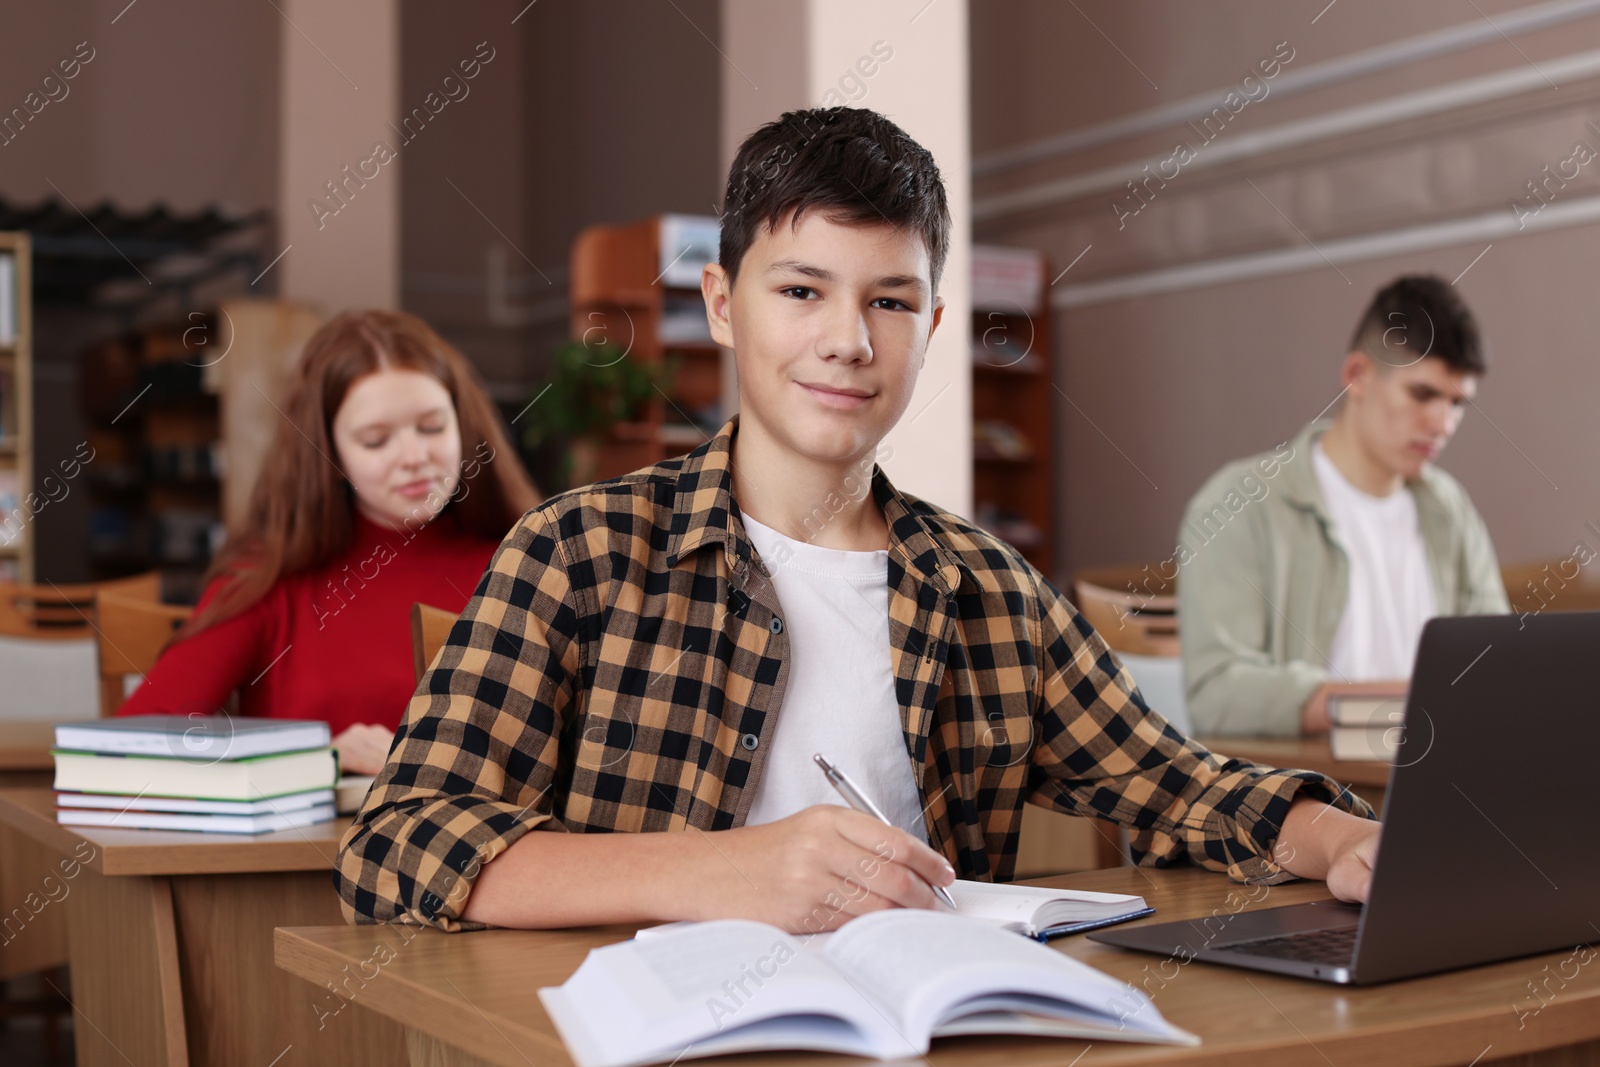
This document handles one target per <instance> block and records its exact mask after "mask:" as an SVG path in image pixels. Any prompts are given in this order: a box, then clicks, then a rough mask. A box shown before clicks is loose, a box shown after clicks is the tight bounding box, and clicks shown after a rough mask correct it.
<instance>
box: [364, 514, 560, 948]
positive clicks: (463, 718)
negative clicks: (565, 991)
mask: <svg viewBox="0 0 1600 1067" xmlns="http://www.w3.org/2000/svg"><path fill="white" fill-rule="evenodd" d="M578 634H579V620H578V612H577V610H576V608H575V596H574V591H573V587H572V583H571V580H570V574H569V570H568V568H567V566H566V565H565V561H564V560H563V558H562V547H561V544H560V540H559V538H558V537H557V536H556V528H555V525H554V523H553V521H552V520H551V518H550V516H548V515H547V514H546V513H545V512H544V511H542V510H541V511H534V512H530V513H529V514H528V515H527V516H525V517H524V518H523V520H522V522H521V523H519V524H518V525H517V526H516V527H515V528H514V529H513V530H512V531H511V533H510V534H508V535H507V537H506V539H505V541H504V542H503V543H502V544H501V546H500V548H499V549H498V550H497V551H496V553H495V556H494V559H493V560H492V561H491V562H490V564H489V568H488V570H486V571H485V572H484V575H483V578H482V579H481V580H480V582H479V584H478V588H477V590H476V591H475V592H474V594H473V597H472V599H471V601H469V602H468V604H467V606H466V608H465V610H464V611H463V612H462V613H461V616H460V618H459V620H458V621H457V622H456V624H455V626H454V627H453V628H452V629H451V631H450V636H449V638H448V640H447V642H446V643H445V645H444V647H443V648H442V649H441V651H440V653H439V656H438V657H437V658H436V660H435V661H434V663H433V665H432V667H431V668H430V669H429V670H428V672H427V673H426V674H425V675H424V676H423V678H422V680H421V682H420V683H419V684H418V687H417V692H416V695H415V696H413V697H412V699H411V703H410V706H409V707H408V709H407V712H406V716H405V720H404V722H402V723H401V726H400V729H399V730H398V731H397V733H396V734H395V741H394V746H393V748H391V750H390V752H389V761H388V763H387V764H386V765H385V767H384V769H383V771H382V773H380V774H379V775H378V777H377V780H376V781H375V782H374V783H373V786H372V789H371V790H370V791H369V792H368V794H367V799H366V802H365V803H364V804H363V805H362V808H361V811H360V813H359V814H358V815H357V816H356V818H355V821H354V822H353V823H352V825H351V827H350V829H349V830H348V831H347V832H346V833H345V835H344V839H343V840H342V841H341V842H340V844H339V854H338V858H337V861H336V864H335V870H334V883H335V885H336V887H337V888H338V890H339V895H340V897H341V899H342V901H343V906H344V912H345V917H346V919H347V920H348V921H351V922H357V923H374V922H405V923H416V924H422V925H428V926H434V927H437V928H439V929H443V930H459V929H472V928H477V927H479V926H481V925H482V924H475V923H466V922H463V921H462V920H461V919H460V916H461V913H462V910H463V909H464V908H465V906H466V901H467V897H468V895H469V894H470V893H471V889H472V884H473V881H474V880H475V878H476V876H477V873H478V871H479V870H480V869H481V868H482V866H483V865H484V864H486V863H489V862H492V861H493V860H494V858H495V857H496V856H498V855H499V854H500V853H501V852H504V851H505V850H506V849H507V848H509V847H510V846H511V844H512V843H513V842H515V841H516V840H517V839H518V838H519V837H521V836H522V835H523V834H524V833H526V832H527V831H529V830H532V829H535V828H539V829H546V830H564V829H565V827H564V826H562V825H561V822H560V820H559V819H558V818H557V817H556V815H555V814H554V793H555V790H556V789H557V783H558V776H559V771H560V760H559V749H560V739H561V736H562V725H563V722H564V720H565V718H566V716H567V715H568V714H569V713H570V711H571V710H572V708H573V704H574V692H575V686H576V683H577V678H578V675H579V673H580V663H581V649H580V645H579V639H578Z"/></svg>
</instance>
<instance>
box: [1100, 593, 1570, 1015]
mask: <svg viewBox="0 0 1600 1067" xmlns="http://www.w3.org/2000/svg"><path fill="white" fill-rule="evenodd" d="M1597 703H1600V612H1552V613H1546V614H1542V615H1536V616H1517V615H1478V616H1461V617H1452V618H1436V619H1432V620H1430V621H1429V622H1428V623H1427V625H1426V626H1425V627H1424V628H1423V631H1422V639H1421V641H1420V643H1419V646H1418V650H1417V662H1416V671H1415V674H1414V677H1413V678H1412V683H1411V689H1410V693H1409V694H1408V697H1407V700H1406V706H1405V720H1404V721H1405V734H1404V744H1403V745H1402V747H1401V749H1400V753H1399V755H1398V756H1397V757H1396V760H1395V765H1394V768H1393V770H1392V771H1391V772H1390V774H1389V789H1388V793H1387V795H1386V799H1385V802H1384V820H1383V822H1384V827H1383V839H1382V842H1381V844H1380V847H1379V849H1378V859H1377V863H1376V864H1375V866H1374V868H1373V872H1372V887H1371V891H1370V892H1369V894H1368V898H1367V904H1366V906H1365V907H1362V906H1359V905H1353V904H1345V903H1342V902H1339V901H1322V902H1318V903H1314V904H1294V905H1289V906H1285V907H1277V908H1263V909H1259V910H1255V911H1242V912H1238V913H1235V914H1231V915H1225V916H1215V917H1208V918H1206V919H1204V920H1192V921H1183V922H1167V923H1156V924H1152V925H1147V926H1134V927H1124V928H1122V929H1118V930H1106V931H1102V932H1099V933H1094V934H1091V935H1089V936H1090V938H1091V940H1094V941H1099V942H1102V943H1104V944H1108V945H1116V946H1119V947H1121V948H1127V949H1135V950H1138V951H1141V952H1153V953H1158V954H1161V955H1164V956H1169V957H1172V956H1176V957H1178V958H1192V959H1200V960H1205V961H1207V962H1210V963H1222V964H1228V965H1231V966H1235V967H1250V968H1254V969H1256V970H1262V971H1272V972H1275V973H1278V974H1289V975H1296V976H1299V977H1302V978H1315V979H1320V980H1322V981H1326V982H1340V983H1347V984H1355V985H1367V984H1371V983H1376V982H1388V981H1393V980H1394V979H1397V978H1410V977H1413V976H1415V975H1421V974H1431V973H1434V972H1438V971H1447V970H1452V969H1455V968H1458V967H1470V966H1474V965H1476V964H1482V963H1490V962H1493V961H1496V960H1503V959H1510V958H1512V957H1516V956H1527V955H1532V954H1534V953H1539V952H1552V951H1555V950H1557V949H1561V948H1571V947H1573V946H1575V945H1578V944H1592V943H1593V942H1594V941H1596V940H1597V939H1600V925H1597V924H1600V896H1597V894H1596V888H1595V887H1596V885H1597V884H1600V849H1597V848H1595V847H1594V840H1595V837H1594V835H1595V826H1596V825H1597V824H1600V789H1597V788H1596V786H1595V781H1596V764H1597V759H1600V714H1597V712H1596V705H1597Z"/></svg>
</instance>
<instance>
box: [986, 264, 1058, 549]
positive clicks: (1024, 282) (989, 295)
mask: <svg viewBox="0 0 1600 1067" xmlns="http://www.w3.org/2000/svg"><path fill="white" fill-rule="evenodd" d="M1046 277H1047V269H1046V263H1045V259H1044V256H1043V255H1041V254H1040V253H1038V252H1035V251H1033V250H1032V249H1017V248H999V247H995V246H991V245H974V246H973V248H972V436H973V440H972V465H973V472H972V499H973V506H974V507H973V511H974V519H975V521H976V522H977V523H978V525H979V526H982V527H983V528H984V529H986V530H988V531H989V532H990V533H993V534H994V535H995V536H997V537H999V538H1001V539H1002V540H1004V541H1008V542H1010V543H1011V544H1012V545H1014V546H1015V547H1016V548H1017V549H1019V550H1020V551H1021V552H1022V554H1023V555H1024V556H1025V557H1026V558H1027V560H1028V562H1029V563H1032V564H1033V565H1034V566H1035V567H1037V568H1038V569H1039V571H1040V572H1041V573H1042V574H1044V576H1045V577H1046V578H1050V579H1051V580H1054V579H1055V577H1056V576H1055V574H1054V573H1053V572H1052V567H1053V566H1054V564H1055V551H1054V548H1055V521H1054V519H1053V510H1054V509H1053V502H1054V500H1055V481H1054V466H1055V465H1054V462H1053V456H1052V450H1053V449H1054V446H1055V440H1054V435H1053V431H1052V426H1051V422H1052V412H1053V411H1054V407H1055V405H1054V397H1055V390H1054V389H1053V388H1052V387H1051V378H1050V374H1051V339H1050V309H1049V306H1048V304H1047V302H1046V299H1045V289H1046V286H1045V278H1046Z"/></svg>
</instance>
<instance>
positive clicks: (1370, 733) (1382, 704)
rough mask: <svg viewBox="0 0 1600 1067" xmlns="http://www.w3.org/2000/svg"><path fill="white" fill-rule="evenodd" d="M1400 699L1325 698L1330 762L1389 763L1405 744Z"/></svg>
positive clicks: (1402, 711)
mask: <svg viewBox="0 0 1600 1067" xmlns="http://www.w3.org/2000/svg"><path fill="white" fill-rule="evenodd" d="M1405 711H1406V701H1405V698H1404V697H1400V698H1395V697H1337V696H1334V697H1329V698H1328V722H1329V728H1328V750H1329V751H1330V752H1331V753H1332V755H1333V758H1334V759H1345V760H1380V761H1382V762H1384V763H1393V762H1394V761H1395V757H1396V756H1398V755H1399V753H1400V746H1402V745H1404V744H1405Z"/></svg>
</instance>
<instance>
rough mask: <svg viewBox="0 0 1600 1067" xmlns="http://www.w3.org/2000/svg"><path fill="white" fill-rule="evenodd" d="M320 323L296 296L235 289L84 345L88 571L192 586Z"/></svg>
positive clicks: (243, 498) (232, 522)
mask: <svg viewBox="0 0 1600 1067" xmlns="http://www.w3.org/2000/svg"><path fill="white" fill-rule="evenodd" d="M320 322H321V316H320V314H319V313H318V312H317V311H316V310H315V309H314V308H311V307H309V306H306V305H301V304H295V303H291V302H286V301H273V300H249V299H233V300H226V301H223V302H222V303H220V304H218V305H216V306H214V307H210V308H207V309H206V310H204V311H192V312H190V313H189V314H188V315H186V316H185V317H183V318H178V319H172V320H168V321H164V322H157V323H152V324H149V325H146V326H143V327H141V328H139V329H136V330H133V331H129V332H127V333H123V334H120V335H118V336H116V337H112V338H109V339H107V340H105V341H101V342H99V343H97V344H95V345H93V346H91V347H90V348H89V349H88V350H87V351H86V352H85V353H84V354H83V356H82V360H81V361H82V374H81V378H82V380H83V383H84V384H83V388H82V390H81V398H82V404H83V416H84V422H85V424H86V425H87V426H88V427H89V441H90V443H91V444H92V445H93V446H94V449H95V461H94V463H93V464H92V465H91V467H90V469H89V475H88V479H87V480H88V491H89V494H90V501H91V507H92V510H91V517H90V542H89V551H90V572H91V575H92V577H93V578H94V579H95V580H96V581H102V580H107V579H112V578H119V577H122V576H124V575H127V574H137V573H141V572H144V571H148V570H159V571H161V572H162V576H163V579H164V588H165V590H166V593H167V595H168V596H169V597H170V598H171V599H173V600H176V601H179V602H185V603H188V602H192V601H193V600H194V599H195V598H196V597H197V596H198V595H199V593H200V586H199V581H200V578H201V575H202V574H203V573H204V571H205V569H206V567H207V566H208V564H209V563H210V560H211V555H212V552H213V549H214V548H215V547H216V545H217V544H218V543H219V542H220V540H221V538H222V536H223V532H224V530H225V529H227V530H237V529H238V528H239V527H240V526H241V525H242V523H243V520H244V515H245V510H246V507H247V506H248V503H249V499H250V493H251V490H252V489H253V488H254V486H255V482H256V478H257V475H258V473H259V471H260V468H261V465H262V463H263V462H265V459H266V456H267V454H268V451H269V449H270V447H271V442H272V440H273V438H274V435H275V434H276V432H277V429H278V425H279V423H280V422H281V421H282V419H283V418H284V416H283V415H282V413H281V410H280V409H281V406H282V405H283V403H284V401H285V396H286V394H287V392H288V390H289V383H290V381H291V379H292V377H293V374H294V369H295V367H296V366H297V365H298V362H299V359H300V353H301V350H302V348H303V347H304V345H305V342H306V339H307V338H309V337H310V335H311V334H312V333H313V332H315V330H316V328H317V326H318V325H319V324H320Z"/></svg>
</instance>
